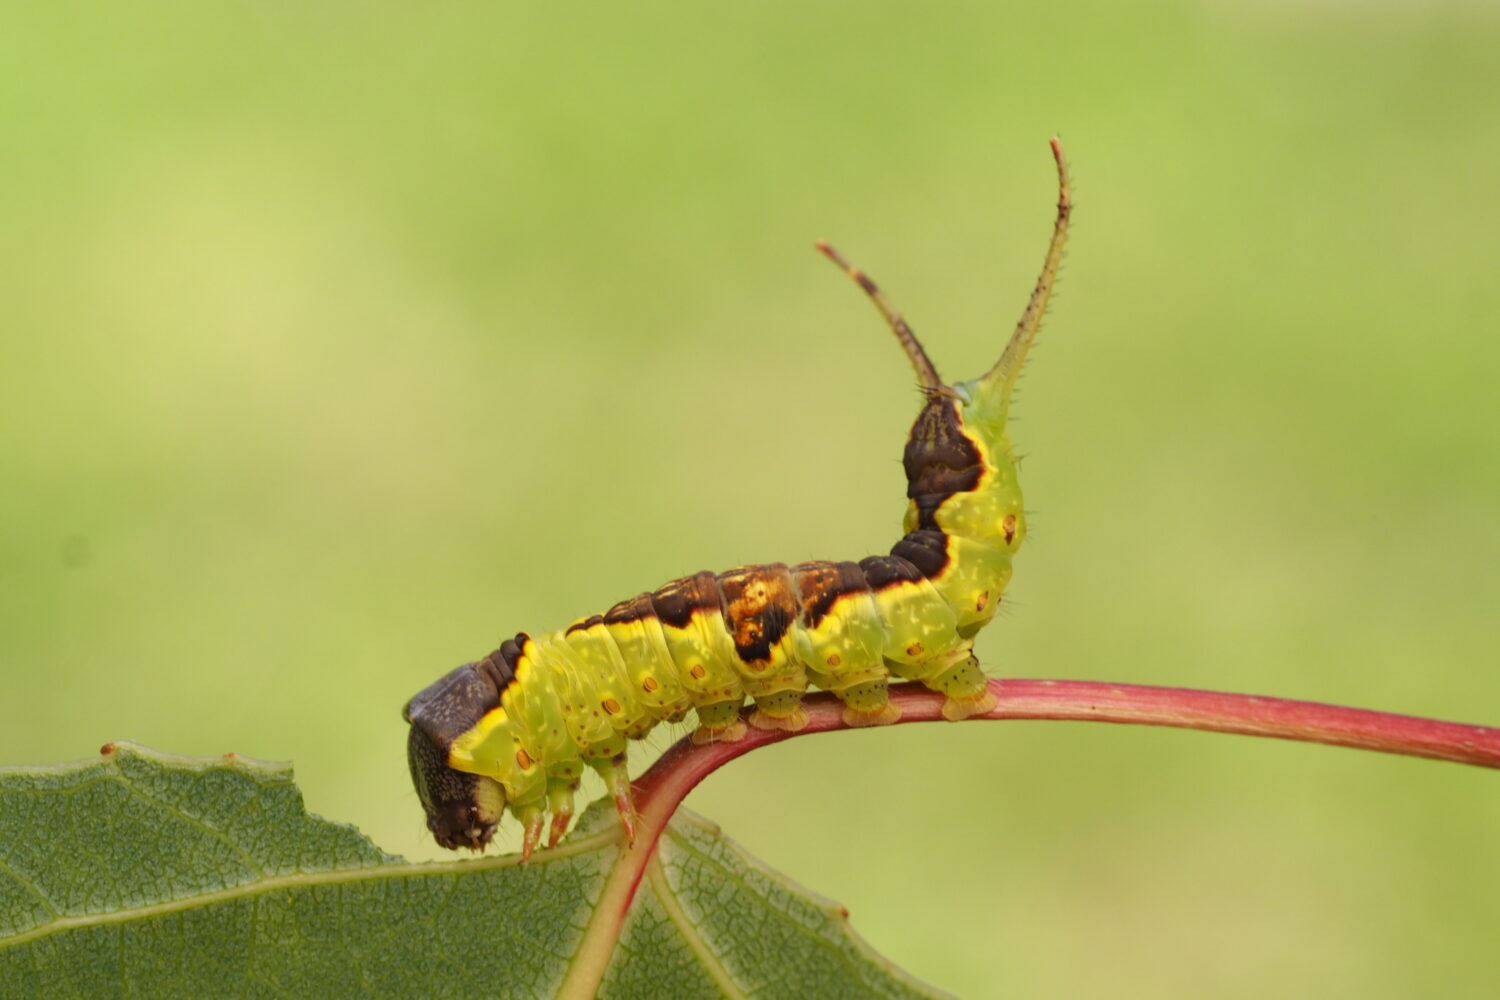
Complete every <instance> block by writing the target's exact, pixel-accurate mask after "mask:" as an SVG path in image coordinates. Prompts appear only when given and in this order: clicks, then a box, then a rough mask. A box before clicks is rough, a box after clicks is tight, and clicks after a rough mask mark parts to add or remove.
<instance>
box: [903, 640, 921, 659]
mask: <svg viewBox="0 0 1500 1000" xmlns="http://www.w3.org/2000/svg"><path fill="white" fill-rule="evenodd" d="M922 652H923V650H922V644H921V643H920V642H914V643H912V644H911V645H910V646H907V647H906V655H907V656H921V655H922Z"/></svg>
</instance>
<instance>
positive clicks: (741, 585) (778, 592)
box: [718, 563, 798, 663]
mask: <svg viewBox="0 0 1500 1000" xmlns="http://www.w3.org/2000/svg"><path fill="white" fill-rule="evenodd" d="M718 585H719V591H720V592H721V593H722V594H723V595H724V601H723V608H724V626H725V628H727V629H728V630H729V637H730V638H731V639H733V640H734V649H735V652H736V653H738V654H739V657H740V659H741V660H744V661H745V662H746V663H755V662H758V661H762V660H769V659H770V658H771V650H772V648H773V647H775V645H776V644H777V643H778V642H780V641H781V640H782V637H783V636H785V635H786V630H787V629H788V628H790V627H791V624H792V622H794V621H795V620H796V619H797V612H798V608H797V591H796V584H794V583H793V582H792V575H791V573H790V572H788V571H787V568H786V564H785V563H770V564H768V565H765V566H741V567H739V568H738V569H732V570H729V571H727V572H724V573H720V574H719V576H718Z"/></svg>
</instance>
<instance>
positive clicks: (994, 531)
mask: <svg viewBox="0 0 1500 1000" xmlns="http://www.w3.org/2000/svg"><path fill="white" fill-rule="evenodd" d="M1052 155H1053V158H1054V159H1055V160H1056V162H1057V177H1058V200H1057V220H1056V223H1055V224H1054V226H1053V232H1052V241H1051V243H1050V245H1049V246H1048V248H1047V257H1046V261H1045V263H1044V264H1043V266H1042V274H1041V277H1040V278H1038V279H1037V283H1036V288H1035V289H1034V290H1033V291H1032V293H1031V300H1030V301H1029V302H1028V303H1027V305H1026V311H1025V312H1024V313H1022V315H1021V320H1020V322H1019V323H1018V324H1017V325H1016V330H1015V333H1014V334H1013V335H1012V337H1011V339H1010V342H1009V343H1008V344H1007V345H1006V348H1005V352H1004V353H1003V354H1002V355H1001V356H1000V360H999V361H998V362H996V363H995V366H994V367H993V368H991V369H990V370H989V371H988V372H987V373H985V374H984V375H983V376H982V377H980V378H978V379H975V380H973V381H970V382H959V383H957V384H955V385H951V386H950V385H945V384H943V381H942V379H940V378H939V377H938V374H937V370H936V369H935V368H934V367H933V365H932V362H931V361H930V360H928V357H927V353H926V352H925V351H924V350H923V349H922V346H921V344H919V343H918V342H917V338H916V336H915V335H914V334H913V333H912V331H911V328H910V327H909V326H907V324H906V321H905V320H903V319H902V318H901V316H900V314H899V313H897V312H896V311H895V310H894V309H893V308H891V305H890V303H889V302H887V301H886V299H885V296H884V295H882V294H881V292H880V290H879V289H877V288H876V287H875V284H874V282H872V281H870V279H869V278H867V277H866V276H865V275H864V274H863V273H861V272H860V271H859V270H857V269H855V268H854V267H852V266H850V265H849V264H848V262H846V261H845V260H844V259H843V258H842V257H840V256H839V254H838V253H837V251H835V250H833V248H831V247H829V246H828V245H827V244H824V243H819V244H818V249H819V250H821V251H822V252H823V253H824V254H825V255H827V256H828V257H829V258H830V259H831V260H833V262H834V263H836V264H838V265H839V266H840V267H841V268H843V269H844V270H845V271H847V272H848V273H849V275H850V276H851V277H852V278H854V280H855V281H857V282H858V283H859V284H860V286H861V287H862V288H864V290H865V291H866V292H867V293H869V295H870V297H871V298H872V299H873V300H874V302H875V305H876V306H877V307H878V308H879V309H880V311H881V313H882V314H883V315H884V316H885V318H886V321H887V322H889V323H890V326H891V329H892V330H893V331H894V332H895V334H896V337H897V339H898V340H899V341H900V342H901V346H902V347H903V348H904V349H905V351H906V354H907V356H908V357H909V358H910V359H911V362H912V364H913V366H914V367H915V368H916V370H917V375H918V377H919V378H920V379H921V388H922V393H923V396H924V400H925V402H924V405H923V406H922V409H921V412H919V413H918V414H917V419H916V422H915V423H914V424H913V425H912V429H911V434H910V436H909V438H908V439H907V442H906V453H905V456H904V465H905V468H906V479H907V489H906V495H907V498H908V501H909V502H908V504H907V509H906V518H905V521H904V522H903V527H904V528H905V531H906V534H905V535H903V536H902V538H901V540H900V541H898V542H896V544H895V545H894V546H893V547H892V549H891V552H890V554H889V555H884V556H870V557H869V558H867V559H862V560H860V561H859V562H809V563H802V564H801V565H798V566H787V565H785V564H784V563H769V564H766V565H761V566H742V567H740V568H738V569H732V570H729V571H727V572H724V573H718V574H714V573H707V572H704V573H697V574H695V575H693V576H686V577H683V578H682V579H679V580H673V581H672V582H671V583H668V584H666V585H664V586H662V587H660V588H658V589H657V590H654V591H652V592H650V593H646V594H640V595H638V596H636V597H632V598H630V599H629V600H627V601H622V602H621V603H619V604H616V605H615V606H614V607H613V608H611V609H609V611H608V612H606V613H605V614H603V615H594V616H592V617H589V618H581V619H579V620H578V621H576V622H574V623H573V624H571V625H569V626H568V627H567V628H565V629H562V630H560V631H556V632H547V633H541V634H536V635H528V634H526V633H524V632H523V633H521V634H519V635H517V636H516V637H515V638H514V639H508V640H506V641H505V642H504V643H502V644H501V646H500V648H499V649H497V650H495V651H494V652H493V653H490V654H489V655H488V656H486V657H485V658H484V659H482V660H479V661H478V662H475V663H467V664H464V665H463V666H461V667H459V668H457V669H456V670H453V671H452V672H450V673H449V674H447V676H445V677H443V678H442V679H441V680H439V681H437V682H436V683H434V684H432V685H430V686H429V687H427V688H426V689H425V690H423V691H422V692H421V693H419V694H418V695H417V696H416V697H414V698H412V699H411V701H410V702H408V703H407V705H406V709H405V712H404V715H405V718H406V720H407V721H408V722H409V723H410V724H411V730H410V733H409V737H408V743H407V754H408V760H409V762H410V764H411V774H412V781H413V782H414V783H415V785H416V789H417V795H418V797H419V798H420V799H421V800H422V806H423V808H424V809H425V810H426V811H427V826H428V829H430V830H431V831H432V833H433V836H434V837H436V838H437V842H438V843H439V844H441V845H442V846H443V847H447V848H459V847H469V848H473V849H474V850H481V849H483V848H484V846H485V845H486V844H488V843H489V841H490V838H491V837H492V836H493V835H494V832H495V827H496V825H497V824H498V823H499V821H500V816H501V813H502V812H503V811H504V810H505V808H506V807H507V806H508V807H509V808H510V811H511V812H512V813H513V814H514V815H515V816H516V817H517V818H518V819H519V820H520V821H521V823H522V824H523V825H524V827H525V839H524V846H523V847H522V855H523V857H529V856H530V855H531V852H532V851H533V850H534V849H535V848H536V846H537V844H538V843H540V841H541V836H542V828H543V825H544V823H545V821H546V814H547V812H549V811H550V812H551V813H552V824H551V830H550V833H549V836H548V841H547V843H548V846H549V847H550V846H552V845H554V844H556V843H557V841H558V839H559V838H561V836H562V834H563V833H564V831H566V829H567V827H568V824H569V822H571V820H572V817H573V793H574V791H575V790H576V789H577V787H578V781H579V778H580V777H581V776H582V773H583V768H584V766H585V765H588V766H590V767H592V768H594V769H595V770H596V771H597V772H598V773H599V774H600V776H601V777H602V778H603V779H604V781H605V784H606V785H607V786H608V788H609V789H610V792H611V793H612V794H613V796H614V799H615V803H616V805H617V807H618V809H619V813H620V818H621V822H622V823H623V824H624V826H625V830H626V833H627V834H631V833H632V817H633V811H632V807H631V802H630V779H629V777H628V774H627V772H626V769H625V747H626V741H628V740H632V739H640V738H642V737H643V736H645V735H646V733H647V732H648V731H650V729H651V728H652V727H653V726H655V725H656V724H657V723H658V722H663V721H674V722H675V721H677V720H680V719H682V718H683V717H684V716H686V714H687V712H688V710H689V709H693V710H694V711H696V712H697V715H698V728H697V730H696V731H695V732H694V733H693V740H694V741H695V742H699V743H706V742H712V741H716V740H737V739H740V738H741V737H742V736H743V735H744V734H745V726H746V720H742V719H741V717H740V710H741V708H742V707H743V706H744V703H745V698H746V696H749V697H750V698H752V699H753V700H754V701H755V710H754V711H753V712H752V713H751V714H750V717H749V719H748V720H747V721H748V723H749V725H751V726H757V727H760V728H765V729H784V730H797V729H800V728H802V727H803V726H804V725H806V723H807V714H806V712H805V710H804V709H803V708H802V696H803V694H804V693H805V692H806V691H807V689H808V687H809V686H816V687H819V688H822V689H823V690H825V691H831V692H833V694H834V695H836V696H837V697H838V698H839V700H840V701H842V702H843V704H844V721H845V723H847V724H848V725H851V726H875V725H886V724H888V723H891V722H894V721H896V719H897V718H899V717H900V711H899V709H898V708H897V707H896V706H895V705H893V704H892V703H891V702H890V699H889V692H888V690H887V684H888V682H889V679H890V678H891V677H892V676H894V677H896V678H898V679H901V680H909V681H919V682H921V683H922V684H924V685H926V686H927V687H928V688H930V689H932V690H933V691H937V692H940V693H942V694H943V695H945V701H944V705H943V715H944V716H946V717H947V718H949V719H962V718H966V717H968V716H970V715H975V714H979V713H983V712H987V711H989V710H990V709H991V708H993V707H994V704H995V700H994V696H993V695H991V694H990V693H989V692H988V690H987V688H986V686H985V676H984V673H983V671H981V670H980V667H979V663H978V661H976V660H975V658H974V655H973V647H974V635H975V634H976V633H977V632H978V631H979V630H980V629H981V628H983V627H984V626H985V625H987V624H989V622H990V620H991V619H992V618H993V617H994V616H995V611H996V609H997V608H998V607H999V604H1000V596H1001V594H1002V593H1003V592H1004V590H1005V586H1006V584H1007V583H1009V582H1010V575H1011V557H1012V556H1013V555H1014V554H1015V552H1016V550H1017V549H1019V548H1020V547H1021V543H1022V542H1023V541H1025V539H1026V516H1025V512H1024V511H1023V510H1022V507H1021V488H1020V486H1019V484H1018V483H1017V481H1016V460H1015V456H1014V454H1013V452H1012V451H1011V446H1010V442H1009V440H1007V438H1006V433H1005V427H1006V413H1007V410H1008V408H1009V404H1010V397H1011V389H1012V387H1013V386H1014V385H1015V381H1016V376H1017V375H1018V374H1019V372H1020V370H1021V365H1022V362H1024V361H1025V358H1026V352H1027V350H1028V348H1029V347H1030V346H1031V343H1032V341H1033V340H1034V339H1035V337H1036V332H1037V328H1038V326H1039V325H1040V324H1041V320H1042V315H1043V313H1044V312H1045V311H1046V308H1047V302H1048V299H1049V298H1050V297H1051V293H1052V286H1053V283H1054V281H1055V280H1056V277H1057V270H1058V265H1059V263H1060V260H1061V258H1062V250H1063V243H1064V240H1065V239H1066V236H1067V231H1068V217H1069V214H1070V212H1071V201H1070V196H1069V186H1068V171H1067V165H1066V163H1065V161H1064V159H1063V153H1062V147H1061V146H1060V145H1059V143H1058V141H1057V140H1056V139H1054V140H1052Z"/></svg>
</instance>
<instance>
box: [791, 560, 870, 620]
mask: <svg viewBox="0 0 1500 1000" xmlns="http://www.w3.org/2000/svg"><path fill="white" fill-rule="evenodd" d="M792 576H793V577H794V578H795V580H796V581H797V590H798V592H799V593H801V595H802V624H803V625H806V626H807V627H808V628H817V627H818V623H819V622H821V621H822V620H823V616H824V615H826V614H828V612H829V610H830V609H831V608H832V607H833V605H834V603H835V602H836V601H838V599H839V598H840V597H843V596H844V595H845V594H863V593H866V592H868V591H869V589H870V585H869V583H868V582H866V580H865V574H864V571H863V570H861V569H860V568H859V564H858V563H852V562H837V563H835V562H807V563H803V564H802V565H800V566H794V567H792Z"/></svg>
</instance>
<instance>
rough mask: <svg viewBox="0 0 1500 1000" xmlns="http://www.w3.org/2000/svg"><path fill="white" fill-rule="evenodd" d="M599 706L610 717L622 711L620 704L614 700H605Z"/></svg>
mask: <svg viewBox="0 0 1500 1000" xmlns="http://www.w3.org/2000/svg"><path fill="white" fill-rule="evenodd" d="M599 705H600V707H601V708H603V709H604V710H605V711H606V712H608V713H609V714H610V715H616V714H618V713H619V711H620V703H619V702H618V701H615V700H614V699H613V698H605V699H604V700H603V701H602V702H600V703H599Z"/></svg>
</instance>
